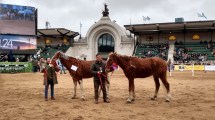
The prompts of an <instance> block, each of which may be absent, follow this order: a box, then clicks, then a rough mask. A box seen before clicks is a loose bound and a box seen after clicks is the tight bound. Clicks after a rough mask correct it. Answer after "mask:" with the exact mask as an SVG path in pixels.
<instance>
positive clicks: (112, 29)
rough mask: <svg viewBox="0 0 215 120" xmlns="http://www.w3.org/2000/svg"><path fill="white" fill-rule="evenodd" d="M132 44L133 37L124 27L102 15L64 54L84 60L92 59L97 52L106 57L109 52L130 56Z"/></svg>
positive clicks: (132, 49) (132, 48) (133, 41)
mask: <svg viewBox="0 0 215 120" xmlns="http://www.w3.org/2000/svg"><path fill="white" fill-rule="evenodd" d="M134 45H135V40H134V38H133V37H132V35H131V34H130V33H129V32H128V31H126V30H125V28H123V27H121V26H119V25H118V24H117V23H116V22H115V21H111V19H110V18H109V16H104V15H103V17H101V19H100V20H99V21H98V22H95V23H94V24H93V25H92V26H91V27H90V28H89V30H88V32H87V34H86V36H85V37H83V38H81V39H79V40H78V41H74V43H73V46H71V47H70V48H69V49H68V51H67V52H66V55H68V56H73V57H76V58H80V59H84V58H86V60H94V59H95V55H96V54H97V53H101V54H102V55H103V57H104V58H107V57H108V53H109V52H117V53H119V54H122V55H129V56H131V55H132V54H133V52H134Z"/></svg>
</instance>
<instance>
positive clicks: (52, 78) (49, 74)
mask: <svg viewBox="0 0 215 120" xmlns="http://www.w3.org/2000/svg"><path fill="white" fill-rule="evenodd" d="M42 72H44V75H43V76H44V81H43V85H45V101H48V89H49V86H50V89H51V100H55V97H54V84H58V81H57V74H56V72H59V68H58V67H54V65H52V64H51V63H50V58H48V59H47V64H46V66H45V68H44V69H43V70H42Z"/></svg>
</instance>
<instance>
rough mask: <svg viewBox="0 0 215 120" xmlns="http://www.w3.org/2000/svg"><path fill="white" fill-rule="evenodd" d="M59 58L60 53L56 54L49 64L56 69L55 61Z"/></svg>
mask: <svg viewBox="0 0 215 120" xmlns="http://www.w3.org/2000/svg"><path fill="white" fill-rule="evenodd" d="M60 56H61V52H60V51H58V52H56V53H55V55H54V56H53V57H52V59H51V61H50V63H51V64H52V65H54V66H55V67H56V66H57V62H56V60H57V59H59V58H60Z"/></svg>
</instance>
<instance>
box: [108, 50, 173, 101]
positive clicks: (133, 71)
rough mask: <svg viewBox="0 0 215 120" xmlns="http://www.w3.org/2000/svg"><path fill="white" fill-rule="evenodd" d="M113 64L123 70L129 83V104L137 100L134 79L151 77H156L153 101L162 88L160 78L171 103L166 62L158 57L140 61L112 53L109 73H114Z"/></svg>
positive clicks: (167, 99) (109, 59)
mask: <svg viewBox="0 0 215 120" xmlns="http://www.w3.org/2000/svg"><path fill="white" fill-rule="evenodd" d="M113 63H115V64H118V65H119V66H120V67H121V68H122V69H123V72H124V74H125V76H126V77H127V79H128V81H129V97H128V99H127V102H128V103H131V102H132V101H134V98H135V92H134V89H135V88H134V78H145V77H149V76H151V75H153V77H154V81H155V86H156V89H155V93H154V96H153V97H152V98H151V99H152V100H155V98H157V94H158V91H159V87H160V83H159V78H160V79H161V81H162V83H163V84H164V86H165V88H166V90H167V97H166V102H169V101H170V98H171V95H170V89H169V88H170V87H169V83H168V82H167V79H166V71H167V64H166V62H165V61H164V60H162V59H160V58H156V57H154V58H145V59H140V58H136V57H131V56H122V55H119V54H116V53H112V54H110V55H109V58H108V60H107V63H106V71H107V72H111V71H113V69H112V68H113V67H112V66H113Z"/></svg>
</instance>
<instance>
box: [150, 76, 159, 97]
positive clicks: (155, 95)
mask: <svg viewBox="0 0 215 120" xmlns="http://www.w3.org/2000/svg"><path fill="white" fill-rule="evenodd" d="M153 77H154V81H155V93H154V96H153V97H152V98H151V100H155V98H157V95H158V91H159V88H160V82H159V78H158V77H157V76H153Z"/></svg>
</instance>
